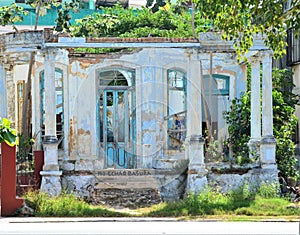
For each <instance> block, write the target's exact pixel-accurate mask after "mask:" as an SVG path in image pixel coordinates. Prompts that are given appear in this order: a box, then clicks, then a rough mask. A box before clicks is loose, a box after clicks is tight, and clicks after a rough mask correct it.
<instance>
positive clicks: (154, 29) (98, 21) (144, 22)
mask: <svg viewBox="0 0 300 235" xmlns="http://www.w3.org/2000/svg"><path fill="white" fill-rule="evenodd" d="M100 10H101V12H96V13H94V14H92V15H88V16H86V17H84V18H83V19H79V20H77V21H76V23H75V25H74V26H73V27H71V32H72V35H73V36H76V37H133V38H137V37H169V38H176V37H178V38H184V37H193V32H192V23H191V22H192V15H191V14H190V13H189V11H188V10H186V11H183V10H182V11H176V9H174V8H173V7H171V8H170V9H168V10H160V11H157V12H155V13H153V12H152V11H151V9H148V8H143V9H140V10H136V9H133V8H129V9H123V8H122V6H121V5H116V6H114V7H111V8H101V9H100ZM195 14H196V15H195V25H194V26H195V33H196V35H198V33H199V32H203V31H206V30H207V29H208V28H209V27H210V26H209V24H210V21H207V20H204V19H202V18H201V15H200V12H196V13H195Z"/></svg>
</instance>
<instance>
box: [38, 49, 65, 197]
mask: <svg viewBox="0 0 300 235" xmlns="http://www.w3.org/2000/svg"><path fill="white" fill-rule="evenodd" d="M44 65H45V70H44V85H45V107H44V109H45V116H44V117H45V120H44V122H45V137H44V140H43V149H44V166H43V171H42V172H41V175H42V176H43V178H42V184H41V191H42V192H46V193H48V194H50V195H58V194H59V193H60V191H61V182H60V175H61V174H62V172H61V171H59V165H58V150H57V146H58V140H57V137H56V91H55V51H54V50H52V49H49V50H47V51H46V53H45V62H44Z"/></svg>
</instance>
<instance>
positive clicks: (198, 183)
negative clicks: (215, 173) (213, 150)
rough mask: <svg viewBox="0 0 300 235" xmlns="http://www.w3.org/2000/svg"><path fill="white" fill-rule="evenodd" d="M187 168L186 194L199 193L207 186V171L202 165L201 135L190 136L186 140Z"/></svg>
mask: <svg viewBox="0 0 300 235" xmlns="http://www.w3.org/2000/svg"><path fill="white" fill-rule="evenodd" d="M188 143H189V146H188V153H189V159H190V162H189V168H188V178H187V189H186V192H187V193H200V192H201V191H203V190H204V189H205V188H206V186H207V177H206V175H207V170H206V169H205V163H204V139H203V138H202V136H201V135H192V136H190V138H189V139H188Z"/></svg>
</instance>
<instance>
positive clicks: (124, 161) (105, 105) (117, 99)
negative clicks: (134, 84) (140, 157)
mask: <svg viewBox="0 0 300 235" xmlns="http://www.w3.org/2000/svg"><path fill="white" fill-rule="evenodd" d="M133 101H134V100H133V91H132V90H131V89H130V88H129V87H119V88H117V87H110V88H109V89H106V90H103V91H102V93H101V95H100V142H101V147H102V149H103V152H104V154H105V158H106V167H107V168H115V169H130V168H134V167H135V154H134V153H135V148H134V138H135V115H134V111H133V110H132V107H133Z"/></svg>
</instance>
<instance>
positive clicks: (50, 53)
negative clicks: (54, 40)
mask: <svg viewBox="0 0 300 235" xmlns="http://www.w3.org/2000/svg"><path fill="white" fill-rule="evenodd" d="M56 54H57V49H56V48H44V49H43V50H42V55H43V56H44V57H45V56H47V55H48V56H56Z"/></svg>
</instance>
